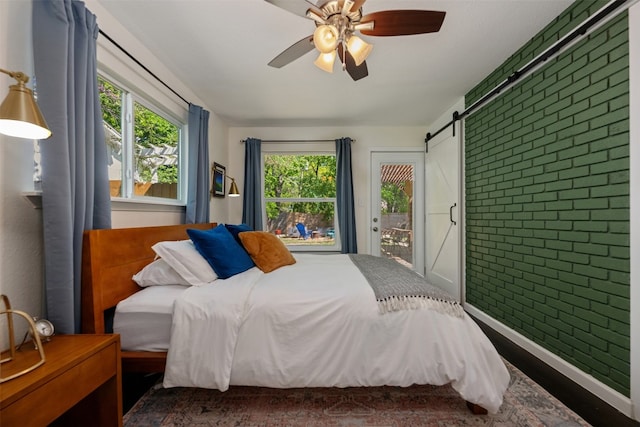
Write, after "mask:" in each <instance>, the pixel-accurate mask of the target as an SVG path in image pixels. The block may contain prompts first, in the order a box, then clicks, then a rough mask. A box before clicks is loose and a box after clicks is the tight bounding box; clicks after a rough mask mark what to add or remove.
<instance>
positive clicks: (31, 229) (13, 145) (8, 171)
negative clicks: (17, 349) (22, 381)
mask: <svg viewBox="0 0 640 427" xmlns="http://www.w3.org/2000/svg"><path fill="white" fill-rule="evenodd" d="M0 68H3V69H5V70H9V71H22V72H24V73H25V74H27V75H32V73H33V60H32V49H31V2H26V1H17V0H16V1H0ZM12 84H15V80H14V79H12V78H10V77H9V76H7V75H6V74H0V102H2V100H3V99H4V98H5V96H6V95H7V93H8V88H9V85H12ZM27 86H29V87H32V86H31V82H29V83H28V85H27ZM44 143H46V142H44ZM0 162H1V167H0V195H1V196H2V202H1V203H0V293H2V294H5V295H7V296H8V297H9V298H10V300H11V305H12V308H14V309H18V310H22V311H26V312H27V313H29V314H31V315H33V316H41V315H42V305H43V303H42V297H43V292H42V283H43V282H42V277H43V270H42V263H43V261H42V225H41V213H42V211H41V210H38V209H34V208H33V207H32V205H31V204H30V203H29V202H28V201H27V200H26V199H25V198H24V197H23V196H22V193H23V192H25V191H32V190H33V142H32V141H30V140H26V139H21V138H13V137H9V136H4V135H0ZM3 317H4V316H3ZM21 323H22V322H21ZM0 328H2V329H1V330H2V332H0V337H2V342H1V343H0V348H2V349H4V348H6V347H7V334H6V323H5V319H4V318H3V319H2V320H0ZM25 330H26V326H25V325H24V324H21V325H19V326H18V325H16V332H17V334H16V336H17V337H19V339H21V338H22V335H23V334H24V331H25Z"/></svg>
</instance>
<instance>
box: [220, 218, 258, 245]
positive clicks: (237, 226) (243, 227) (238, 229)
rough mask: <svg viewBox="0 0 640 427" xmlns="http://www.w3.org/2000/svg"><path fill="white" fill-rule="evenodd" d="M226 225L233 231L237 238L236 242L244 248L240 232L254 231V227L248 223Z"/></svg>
mask: <svg viewBox="0 0 640 427" xmlns="http://www.w3.org/2000/svg"><path fill="white" fill-rule="evenodd" d="M224 226H225V227H227V230H229V233H231V235H232V236H233V238H234V239H236V242H238V243H239V244H240V246H242V247H243V248H244V245H243V244H242V240H240V237H238V234H240V233H242V232H243V231H253V229H252V228H251V227H249V226H248V225H247V224H225V225H224Z"/></svg>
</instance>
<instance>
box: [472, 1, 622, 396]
mask: <svg viewBox="0 0 640 427" xmlns="http://www.w3.org/2000/svg"><path fill="white" fill-rule="evenodd" d="M604 4H605V2H602V1H586V0H580V1H577V2H576V3H574V4H573V5H572V6H571V7H570V8H568V9H567V10H566V11H565V12H563V13H562V14H561V15H560V16H558V17H557V18H556V19H555V20H554V21H553V22H552V23H550V24H549V25H548V26H547V27H546V28H545V29H544V30H543V31H541V32H540V33H539V34H538V35H537V36H536V37H534V38H533V39H532V40H531V41H530V42H529V43H527V44H526V45H525V46H523V47H522V48H521V49H520V50H519V51H517V52H516V53H515V54H514V55H513V56H512V57H511V58H509V59H508V60H507V61H506V62H505V63H504V64H503V65H502V66H500V67H499V68H498V69H497V70H495V71H494V72H493V73H492V74H491V75H490V76H488V77H487V78H486V79H485V80H483V81H482V82H481V83H480V84H479V85H478V86H477V87H475V88H474V89H473V90H471V91H470V92H469V93H468V94H467V95H466V97H465V102H466V104H467V106H468V105H471V104H472V103H473V102H474V101H475V100H477V99H478V98H480V97H481V96H482V95H484V94H485V93H487V92H488V91H490V90H491V89H493V88H494V87H495V86H496V85H497V84H499V83H501V82H502V81H504V79H506V78H507V77H508V76H509V75H510V74H512V73H513V72H514V71H515V70H517V69H518V68H520V67H521V66H523V65H524V64H526V63H527V62H528V61H530V60H531V59H533V58H534V57H535V55H537V54H538V53H540V52H541V51H543V50H544V49H545V48H546V47H548V46H550V45H551V44H552V43H553V42H555V41H556V40H558V38H559V37H561V36H562V35H564V34H566V33H567V32H569V31H570V30H571V29H573V28H575V27H576V26H577V25H578V24H580V23H581V22H583V21H584V19H585V18H586V17H588V16H589V15H590V14H592V13H594V12H595V11H596V10H598V9H599V8H600V7H602V6H603V5H604ZM627 30H628V19H627V15H626V13H624V14H621V15H619V16H618V17H616V18H615V19H614V20H612V21H610V22H609V23H607V24H606V25H604V26H603V27H601V28H600V29H598V30H596V31H595V32H594V33H592V34H590V35H589V36H588V38H587V39H585V40H582V41H580V42H579V43H577V44H576V45H574V46H572V47H571V48H570V49H569V50H567V51H566V52H564V53H563V54H561V55H560V56H559V57H557V58H555V59H553V60H549V61H548V63H547V64H545V66H544V67H543V68H541V69H539V70H537V71H536V72H535V73H533V74H532V75H530V76H528V77H526V78H524V79H522V81H521V82H518V84H517V85H516V86H514V87H513V88H511V89H509V90H507V91H505V92H504V93H503V94H501V95H500V96H499V97H498V98H497V99H496V100H494V101H492V102H491V103H489V104H487V105H486V106H484V107H482V108H481V109H480V110H479V111H477V112H475V113H474V114H472V115H470V116H469V117H468V118H466V119H465V167H466V172H465V186H466V190H465V191H466V194H465V198H466V236H465V237H466V300H467V302H469V303H470V304H472V305H474V306H475V307H477V308H479V309H481V310H482V311H484V312H486V313H487V314H489V315H490V316H492V317H493V318H495V319H498V320H499V321H501V322H502V323H504V324H506V325H507V326H509V327H511V328H512V329H514V330H516V331H518V332H519V333H521V334H523V335H524V336H526V337H528V338H529V339H531V340H532V341H534V342H536V343H538V344H540V345H541V346H543V347H545V348H546V349H548V350H550V351H551V352H553V353H555V354H557V355H558V356H560V357H561V358H563V359H564V360H566V361H568V362H569V363H571V364H573V365H574V366H576V367H578V368H580V369H581V370H583V371H585V372H587V373H589V374H591V375H592V376H594V377H595V378H597V379H598V380H600V381H602V382H603V383H605V384H607V385H609V386H610V387H612V388H614V389H615V390H617V391H619V392H621V393H623V394H625V395H626V396H629V394H630V382H629V381H630V380H629V378H630V360H629V357H630V335H629V332H630V302H629V293H630V289H629V286H630V279H629V242H630V236H629V60H628V31H627Z"/></svg>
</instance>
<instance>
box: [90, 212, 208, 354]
mask: <svg viewBox="0 0 640 427" xmlns="http://www.w3.org/2000/svg"><path fill="white" fill-rule="evenodd" d="M215 226H216V224H214V223H208V224H180V225H166V226H158V227H136V228H114V229H109V230H87V231H85V232H84V236H83V241H82V332H83V333H85V334H103V333H105V332H106V331H105V312H106V311H109V310H110V309H112V308H114V307H115V306H116V305H117V304H118V302H120V301H121V300H123V299H125V298H127V297H128V296H130V295H132V294H134V293H136V292H138V291H139V290H141V289H142V288H140V287H139V286H138V285H137V284H136V283H135V282H134V281H133V280H132V279H131V277H132V276H133V275H134V274H136V273H137V272H138V271H140V270H142V268H143V267H144V266H145V265H147V264H149V263H150V262H152V261H153V259H154V258H155V253H154V252H153V250H152V249H151V246H153V245H154V244H155V243H158V242H161V241H167V240H185V239H188V238H189V237H188V236H187V232H186V230H187V229H188V228H198V229H203V230H204V229H210V228H213V227H215ZM123 355H124V353H123Z"/></svg>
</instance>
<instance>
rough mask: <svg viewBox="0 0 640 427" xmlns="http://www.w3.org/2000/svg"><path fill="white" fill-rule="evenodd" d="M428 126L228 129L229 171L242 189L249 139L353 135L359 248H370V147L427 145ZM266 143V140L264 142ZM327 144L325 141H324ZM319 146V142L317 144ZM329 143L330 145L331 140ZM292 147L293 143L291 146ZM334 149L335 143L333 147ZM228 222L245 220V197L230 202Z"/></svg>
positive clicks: (304, 147) (318, 137) (303, 147)
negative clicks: (245, 153)
mask: <svg viewBox="0 0 640 427" xmlns="http://www.w3.org/2000/svg"><path fill="white" fill-rule="evenodd" d="M425 134H426V128H425V127H423V126H416V127H374V126H370V127H305V128H282V127H255V128H240V127H235V128H230V129H229V164H228V165H227V174H228V175H230V176H233V177H234V178H236V181H237V183H238V186H239V188H240V191H241V192H242V188H243V186H244V144H242V143H241V142H240V141H241V140H243V139H245V138H248V137H254V138H260V139H262V140H293V139H299V140H314V139H315V140H325V139H329V140H334V139H336V138H341V137H346V136H348V137H350V138H352V139H354V140H356V142H355V143H354V144H353V145H352V152H351V153H352V156H351V158H352V167H353V187H354V192H355V194H356V206H355V209H356V233H357V236H358V251H359V252H365V251H368V250H369V247H370V245H369V229H368V224H369V216H370V212H369V206H370V204H371V203H370V202H371V200H370V199H371V197H370V194H371V188H370V182H369V177H370V176H371V170H370V163H369V152H370V150H371V148H388V147H424V138H425ZM265 144H267V143H265ZM325 145H326V144H325ZM297 146H298V147H299V148H300V150H305V149H309V147H310V144H309V143H300V144H299V145H297ZM316 146H317V145H316ZM329 146H331V144H330V143H329ZM288 147H289V149H291V148H290V147H291V144H289V145H288ZM331 148H332V149H333V150H335V145H334V146H332V147H331ZM228 220H229V222H240V221H241V220H242V197H239V198H236V199H232V200H230V201H229V216H228Z"/></svg>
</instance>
